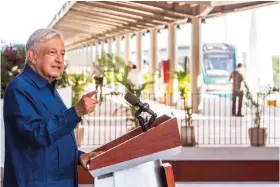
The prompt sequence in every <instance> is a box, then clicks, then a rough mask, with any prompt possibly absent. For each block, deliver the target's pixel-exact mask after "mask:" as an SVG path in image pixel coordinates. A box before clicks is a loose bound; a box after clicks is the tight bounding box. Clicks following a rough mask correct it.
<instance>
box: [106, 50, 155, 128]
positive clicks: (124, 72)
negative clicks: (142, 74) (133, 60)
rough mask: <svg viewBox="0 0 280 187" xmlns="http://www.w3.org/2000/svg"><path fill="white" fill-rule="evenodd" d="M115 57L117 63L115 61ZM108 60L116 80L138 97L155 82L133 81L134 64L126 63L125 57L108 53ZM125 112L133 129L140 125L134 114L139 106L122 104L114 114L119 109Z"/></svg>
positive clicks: (117, 93) (116, 93)
mask: <svg viewBox="0 0 280 187" xmlns="http://www.w3.org/2000/svg"><path fill="white" fill-rule="evenodd" d="M113 59H114V61H115V63H113ZM106 60H107V62H106V63H107V64H109V65H110V67H111V68H112V69H113V71H114V81H115V82H116V83H118V84H120V85H122V86H124V87H125V90H126V92H130V93H132V94H134V95H135V96H136V97H138V98H140V96H141V93H142V91H143V90H144V89H147V87H148V86H149V85H150V84H153V83H154V82H153V81H150V82H145V83H143V84H136V83H134V82H133V80H130V79H129V74H130V72H131V70H132V66H130V65H129V64H128V63H126V62H125V61H124V60H123V59H121V58H120V57H117V56H116V57H113V56H112V55H111V54H106ZM110 94H115V95H119V94H122V93H119V92H112V93H110ZM119 110H120V111H121V112H124V113H125V114H126V116H127V118H126V120H127V121H131V122H132V126H131V129H133V128H136V127H138V126H139V124H138V120H137V119H136V118H135V116H134V114H135V112H136V111H137V107H134V106H131V105H128V106H121V107H120V108H117V109H116V110H115V111H114V113H113V115H114V116H115V115H116V113H117V112H118V111H119ZM127 128H128V130H130V128H129V127H127Z"/></svg>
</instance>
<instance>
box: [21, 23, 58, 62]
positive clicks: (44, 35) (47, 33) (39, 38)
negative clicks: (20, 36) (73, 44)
mask: <svg viewBox="0 0 280 187" xmlns="http://www.w3.org/2000/svg"><path fill="white" fill-rule="evenodd" d="M55 37H58V38H60V39H61V40H63V35H62V34H61V33H59V32H57V31H55V30H53V29H47V28H45V29H38V30H36V31H35V32H33V34H32V35H31V36H30V37H29V38H28V40H27V43H26V45H25V52H26V62H25V63H29V62H30V60H29V58H28V50H29V49H32V50H33V51H34V52H36V53H38V52H39V51H40V44H41V43H44V42H46V41H48V40H50V39H52V38H55Z"/></svg>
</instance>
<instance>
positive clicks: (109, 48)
mask: <svg viewBox="0 0 280 187" xmlns="http://www.w3.org/2000/svg"><path fill="white" fill-rule="evenodd" d="M112 42H113V41H112V39H108V53H109V54H112V53H113V52H112Z"/></svg>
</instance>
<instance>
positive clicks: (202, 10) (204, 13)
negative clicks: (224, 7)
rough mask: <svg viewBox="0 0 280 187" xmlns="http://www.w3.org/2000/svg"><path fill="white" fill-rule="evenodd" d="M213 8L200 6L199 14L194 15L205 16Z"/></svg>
mask: <svg viewBox="0 0 280 187" xmlns="http://www.w3.org/2000/svg"><path fill="white" fill-rule="evenodd" d="M213 9H214V7H202V6H201V7H200V13H199V15H197V16H195V17H205V16H207V15H208V14H209V13H210V12H211V11H212V10H213Z"/></svg>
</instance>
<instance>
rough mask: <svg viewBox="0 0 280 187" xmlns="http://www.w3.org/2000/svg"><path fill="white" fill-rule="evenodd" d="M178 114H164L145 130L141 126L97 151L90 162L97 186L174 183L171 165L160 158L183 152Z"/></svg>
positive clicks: (160, 186)
mask: <svg viewBox="0 0 280 187" xmlns="http://www.w3.org/2000/svg"><path fill="white" fill-rule="evenodd" d="M181 148H182V145H181V138H180V134H179V129H178V124H177V119H176V118H174V117H173V118H171V117H168V116H161V117H159V118H157V119H156V120H155V122H154V123H153V124H152V126H150V127H149V129H148V130H147V131H146V132H143V131H141V128H137V129H134V130H133V131H131V132H129V133H127V134H125V135H124V136H121V137H119V138H117V139H116V140H114V141H112V142H109V143H108V144H105V145H103V146H101V147H100V148H98V149H96V150H94V151H103V153H101V154H100V155H97V156H96V157H93V158H92V159H91V160H90V162H89V165H88V169H89V173H90V174H91V175H92V176H93V177H94V186H95V187H132V186H133V187H144V186H145V187H175V182H174V176H173V171H172V167H171V166H170V165H166V164H162V163H161V160H160V159H161V158H164V157H166V156H171V155H176V154H178V153H180V152H181Z"/></svg>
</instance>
